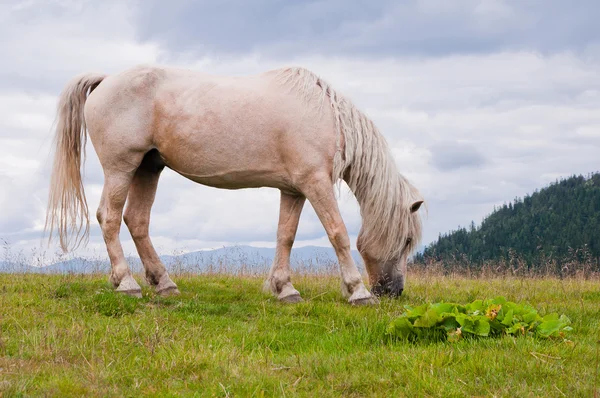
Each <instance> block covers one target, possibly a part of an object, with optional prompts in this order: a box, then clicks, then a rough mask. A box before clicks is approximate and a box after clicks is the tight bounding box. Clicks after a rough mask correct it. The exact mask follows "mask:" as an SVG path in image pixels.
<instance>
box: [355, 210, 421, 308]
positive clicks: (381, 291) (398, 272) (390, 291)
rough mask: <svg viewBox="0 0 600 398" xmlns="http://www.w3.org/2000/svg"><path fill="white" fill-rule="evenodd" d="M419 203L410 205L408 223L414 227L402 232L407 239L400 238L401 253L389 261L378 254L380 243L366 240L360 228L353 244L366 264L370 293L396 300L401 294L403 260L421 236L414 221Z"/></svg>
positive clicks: (404, 261)
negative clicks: (409, 220) (404, 232)
mask: <svg viewBox="0 0 600 398" xmlns="http://www.w3.org/2000/svg"><path fill="white" fill-rule="evenodd" d="M422 204H423V201H422V200H419V201H416V202H414V203H412V204H411V206H410V212H409V213H408V217H411V218H414V219H415V220H411V221H415V222H410V223H408V224H409V225H414V226H415V227H414V228H407V229H404V231H406V236H403V237H402V240H401V243H400V244H401V245H402V247H401V248H400V249H401V250H399V251H398V252H397V253H399V254H396V255H394V256H393V257H391V258H386V256H385V255H382V254H381V253H382V250H381V248H380V247H379V246H380V243H381V242H376V241H372V240H367V236H366V233H365V230H364V229H361V232H360V233H359V236H358V240H357V242H356V245H357V248H358V251H359V252H360V254H361V256H362V258H363V260H364V262H365V267H366V269H367V273H368V274H369V281H370V284H371V291H372V292H373V294H375V295H377V296H383V295H387V296H391V297H398V296H400V295H401V294H402V291H403V290H404V283H405V281H406V261H407V258H408V256H409V255H410V254H411V252H412V251H413V250H414V248H415V246H416V243H417V242H418V240H419V239H420V237H421V236H420V235H421V229H420V223H418V222H416V219H417V217H418V215H417V211H418V210H419V208H420V207H421V205H422ZM417 226H418V227H417Z"/></svg>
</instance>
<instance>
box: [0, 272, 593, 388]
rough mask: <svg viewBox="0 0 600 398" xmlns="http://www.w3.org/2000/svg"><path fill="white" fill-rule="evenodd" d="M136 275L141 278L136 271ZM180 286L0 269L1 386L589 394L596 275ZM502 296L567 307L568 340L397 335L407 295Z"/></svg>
mask: <svg viewBox="0 0 600 398" xmlns="http://www.w3.org/2000/svg"><path fill="white" fill-rule="evenodd" d="M140 279H141V278H138V280H140ZM174 280H175V281H176V282H177V283H178V284H179V287H180V290H181V291H182V295H181V296H179V297H176V298H168V299H162V298H159V297H157V296H155V295H154V294H153V292H152V291H151V290H150V289H149V288H147V287H144V297H143V298H142V299H141V300H136V299H133V298H129V297H125V296H121V295H116V294H115V293H113V292H112V290H111V289H110V287H109V285H108V283H107V277H106V275H98V276H90V275H87V276H74V275H62V276H61V275H53V276H42V275H27V274H25V275H8V274H0V396H83V395H85V396H139V395H153V396H256V397H261V396H286V397H291V396H311V397H315V396H318V397H326V396H345V397H350V396H385V397H391V396H410V397H416V396H444V397H452V396H490V397H491V396H511V397H514V396H519V397H528V396H536V397H551V396H556V397H562V396H568V397H577V396H581V397H591V396H594V395H595V394H596V396H598V395H597V394H598V393H599V391H600V390H599V387H598V386H600V380H598V377H599V376H598V373H599V370H598V367H599V348H600V347H599V345H600V341H599V340H600V282H599V281H598V280H587V281H586V280H583V279H568V280H558V279H544V280H541V279H531V278H524V279H515V278H498V279H465V278H460V277H441V276H432V275H428V276H425V275H421V276H415V275H412V276H411V279H410V281H409V282H410V283H409V285H408V286H407V290H406V291H405V295H404V296H403V297H402V298H400V299H398V300H389V299H384V300H382V302H381V304H380V305H379V306H375V307H370V308H355V307H351V306H350V305H348V304H347V303H346V302H345V300H344V299H343V298H342V296H341V294H340V292H339V281H338V279H337V278H316V277H310V276H301V277H297V278H296V279H295V280H294V282H295V285H296V287H297V288H298V290H300V292H301V293H302V294H303V296H304V298H305V300H306V301H305V302H304V303H301V304H297V305H283V304H279V303H278V302H277V301H276V300H275V299H274V298H272V297H271V296H269V295H268V294H265V293H263V292H262V289H261V285H262V279H260V278H255V277H237V276H224V275H218V276H206V275H203V276H186V275H182V276H178V277H174ZM498 295H503V296H505V297H506V298H507V299H509V300H512V301H518V302H522V301H527V302H529V303H531V304H532V305H534V306H535V307H536V308H537V309H538V310H539V311H540V312H541V313H542V314H545V313H547V312H559V313H564V314H566V315H567V316H569V317H570V318H571V320H572V321H573V324H572V326H573V328H574V331H573V332H572V333H571V334H570V336H569V339H570V340H571V341H572V343H569V342H564V341H556V340H551V341H546V340H539V339H534V338H531V337H520V338H512V337H503V338H499V339H480V340H474V339H471V340H463V341H460V342H458V343H446V342H432V341H425V342H418V343H408V342H400V341H393V340H390V339H388V338H387V337H386V335H385V329H386V326H387V324H388V323H389V321H390V320H392V319H394V317H396V316H398V315H400V314H401V313H402V311H403V305H404V304H420V303H423V302H433V301H441V300H444V301H454V302H463V303H464V302H468V301H472V300H474V299H478V298H488V297H494V296H498Z"/></svg>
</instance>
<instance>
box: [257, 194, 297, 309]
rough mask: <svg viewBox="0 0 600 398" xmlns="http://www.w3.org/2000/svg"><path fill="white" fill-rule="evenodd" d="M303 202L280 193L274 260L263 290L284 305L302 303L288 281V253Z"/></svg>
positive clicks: (295, 197) (294, 235) (292, 242)
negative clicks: (273, 295)
mask: <svg viewBox="0 0 600 398" xmlns="http://www.w3.org/2000/svg"><path fill="white" fill-rule="evenodd" d="M305 200H306V199H305V197H304V196H292V195H289V194H286V193H284V192H281V202H280V209H279V225H278V227H277V246H276V248H275V258H274V259H273V265H272V267H271V271H270V272H269V277H268V278H267V281H266V284H265V288H267V289H270V290H271V291H272V292H273V294H275V295H276V296H277V298H278V299H279V300H281V301H283V302H285V303H297V302H299V301H302V297H300V293H298V291H297V290H296V289H294V286H293V285H292V282H291V281H290V252H291V250H292V245H293V244H294V239H295V237H296V231H297V230H298V222H299V221H300V213H302V207H303V206H304V202H305Z"/></svg>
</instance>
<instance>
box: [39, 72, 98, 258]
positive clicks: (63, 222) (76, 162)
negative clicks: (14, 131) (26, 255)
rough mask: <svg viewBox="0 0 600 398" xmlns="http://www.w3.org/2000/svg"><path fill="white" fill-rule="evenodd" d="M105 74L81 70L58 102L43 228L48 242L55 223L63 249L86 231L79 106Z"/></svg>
mask: <svg viewBox="0 0 600 398" xmlns="http://www.w3.org/2000/svg"><path fill="white" fill-rule="evenodd" d="M105 77H106V76H105V75H99V74H85V75H81V76H78V77H76V78H74V79H73V80H71V82H69V83H68V84H67V86H66V87H65V89H64V90H63V92H62V94H61V96H60V99H59V102H58V108H57V124H56V134H55V137H54V141H55V153H54V165H53V167H52V176H51V177H50V191H49V194H48V209H47V211H46V224H45V226H44V232H45V231H47V230H50V235H49V237H48V242H51V241H52V231H53V230H54V228H55V227H58V236H59V240H60V247H61V248H62V250H63V251H65V252H66V251H68V250H69V249H75V248H77V247H78V246H79V245H80V244H81V243H82V242H83V241H84V240H87V238H88V235H89V229H90V217H89V212H88V206H87V201H86V199H85V192H84V189H83V181H82V178H81V167H82V165H83V164H82V163H83V162H82V156H81V153H82V152H84V151H85V143H86V126H85V118H84V112H83V110H84V105H85V101H86V99H87V95H88V91H89V92H90V93H91V92H92V90H94V89H95V88H96V87H97V86H98V85H99V84H100V83H101V82H102V80H104V78H105ZM84 156H85V153H84ZM69 228H70V229H71V232H70V233H69ZM73 242H74V244H72V243H73Z"/></svg>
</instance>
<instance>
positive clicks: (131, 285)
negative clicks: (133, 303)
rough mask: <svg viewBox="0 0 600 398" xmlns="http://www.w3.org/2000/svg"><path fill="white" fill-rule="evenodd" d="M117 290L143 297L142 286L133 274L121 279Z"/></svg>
mask: <svg viewBox="0 0 600 398" xmlns="http://www.w3.org/2000/svg"><path fill="white" fill-rule="evenodd" d="M117 292H118V293H123V294H126V295H128V296H132V297H137V298H142V288H141V287H140V285H138V283H137V282H136V281H135V279H133V277H132V276H131V275H127V276H125V277H124V278H123V279H122V280H121V283H119V287H117Z"/></svg>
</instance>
